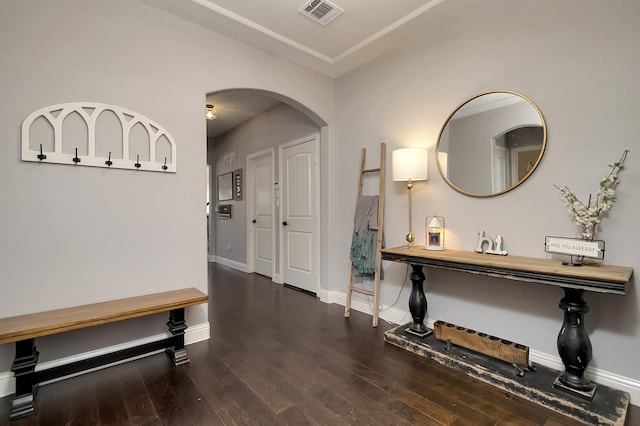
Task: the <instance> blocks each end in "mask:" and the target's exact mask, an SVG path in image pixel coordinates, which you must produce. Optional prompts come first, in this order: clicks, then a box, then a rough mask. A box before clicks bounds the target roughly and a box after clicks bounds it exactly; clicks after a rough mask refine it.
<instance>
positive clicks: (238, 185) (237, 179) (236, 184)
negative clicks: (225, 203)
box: [233, 169, 242, 201]
mask: <svg viewBox="0 0 640 426" xmlns="http://www.w3.org/2000/svg"><path fill="white" fill-rule="evenodd" d="M233 198H234V199H235V200H236V201H242V169H238V170H235V171H234V172H233Z"/></svg>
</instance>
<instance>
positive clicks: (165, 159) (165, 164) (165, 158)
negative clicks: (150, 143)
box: [162, 157, 169, 170]
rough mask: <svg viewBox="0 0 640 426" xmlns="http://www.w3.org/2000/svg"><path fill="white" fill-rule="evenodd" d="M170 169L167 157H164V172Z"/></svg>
mask: <svg viewBox="0 0 640 426" xmlns="http://www.w3.org/2000/svg"><path fill="white" fill-rule="evenodd" d="M168 168H169V167H167V157H164V165H163V166H162V170H167V169H168Z"/></svg>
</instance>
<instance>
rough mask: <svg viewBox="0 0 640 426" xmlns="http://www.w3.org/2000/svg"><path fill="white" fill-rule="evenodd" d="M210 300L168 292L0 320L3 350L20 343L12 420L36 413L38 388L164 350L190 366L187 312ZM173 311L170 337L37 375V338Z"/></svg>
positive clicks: (198, 294) (190, 292) (13, 368)
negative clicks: (70, 376)
mask: <svg viewBox="0 0 640 426" xmlns="http://www.w3.org/2000/svg"><path fill="white" fill-rule="evenodd" d="M208 299H209V297H208V296H207V295H206V294H204V293H203V292H201V291H200V290H197V289H195V288H186V289H181V290H174V291H167V292H163V293H156V294H150V295H145V296H138V297H130V298H126V299H119V300H112V301H109V302H102V303H94V304H90V305H83V306H75V307H70V308H64V309H57V310H53V311H47V312H38V313H33V314H27V315H20V316H15V317H9V318H0V344H3V343H11V342H16V357H15V359H14V361H13V365H12V366H11V371H13V373H14V376H15V379H16V393H15V396H14V398H13V399H12V401H11V411H10V413H9V418H10V419H11V420H13V419H17V418H19V417H24V416H28V415H30V414H31V413H33V404H34V397H35V394H36V392H37V389H38V384H39V383H42V382H45V381H49V380H53V379H57V378H60V377H64V376H68V375H71V374H75V373H79V372H81V371H85V370H89V369H93V368H96V367H100V366H104V365H107V364H111V363H115V362H119V361H123V360H126V359H128V358H132V357H135V356H139V355H143V354H147V353H150V352H154V351H158V350H161V349H165V351H166V352H167V354H168V355H169V356H170V357H171V359H172V361H173V363H174V365H176V366H178V365H182V364H185V363H188V362H189V357H188V356H187V352H186V351H185V349H184V331H185V330H186V329H187V324H186V322H185V308H186V307H189V306H194V305H198V304H201V303H206V302H207V300H208ZM167 311H169V321H168V322H167V326H168V328H169V331H170V332H171V336H170V337H167V338H166V339H163V340H160V341H157V342H151V343H145V344H142V345H138V346H134V347H131V348H127V349H123V350H119V351H116V352H111V353H108V354H104V355H99V356H96V357H93V358H88V359H83V360H80V361H76V362H72V363H69V364H65V365H61V366H57V367H52V368H48V369H46V370H39V371H35V368H36V364H37V363H38V351H37V350H36V346H35V338H36V337H42V336H48V335H51V334H57V333H62V332H65V331H70V330H77V329H80V328H86V327H92V326H94V325H101V324H107V323H111V322H116V321H122V320H126V319H130V318H137V317H142V316H146V315H151V314H156V313H159V312H167Z"/></svg>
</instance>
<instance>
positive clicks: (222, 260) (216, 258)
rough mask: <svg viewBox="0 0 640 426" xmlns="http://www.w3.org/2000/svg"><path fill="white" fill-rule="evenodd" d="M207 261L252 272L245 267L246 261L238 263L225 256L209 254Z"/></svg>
mask: <svg viewBox="0 0 640 426" xmlns="http://www.w3.org/2000/svg"><path fill="white" fill-rule="evenodd" d="M212 258H213V260H211V259H212ZM209 261H210V262H215V263H219V264H221V265H225V266H228V267H230V268H233V269H237V270H238V271H242V272H246V273H250V272H252V271H249V268H248V267H247V264H246V263H240V262H237V261H235V260H231V259H227V258H226V257H220V256H209Z"/></svg>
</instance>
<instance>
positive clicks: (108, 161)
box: [104, 151, 113, 167]
mask: <svg viewBox="0 0 640 426" xmlns="http://www.w3.org/2000/svg"><path fill="white" fill-rule="evenodd" d="M104 164H106V165H107V166H109V167H111V165H112V164H113V161H111V151H109V159H108V160H107V161H105V162H104Z"/></svg>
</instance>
